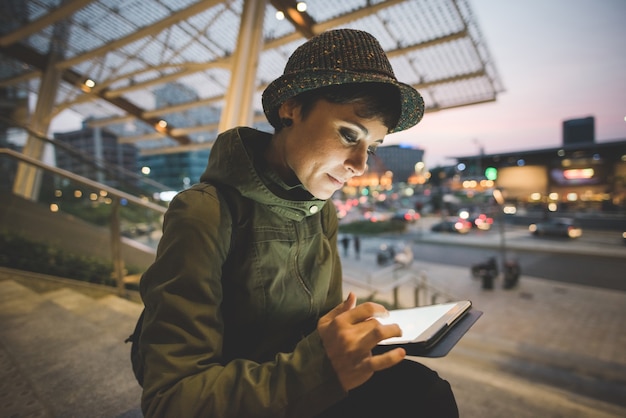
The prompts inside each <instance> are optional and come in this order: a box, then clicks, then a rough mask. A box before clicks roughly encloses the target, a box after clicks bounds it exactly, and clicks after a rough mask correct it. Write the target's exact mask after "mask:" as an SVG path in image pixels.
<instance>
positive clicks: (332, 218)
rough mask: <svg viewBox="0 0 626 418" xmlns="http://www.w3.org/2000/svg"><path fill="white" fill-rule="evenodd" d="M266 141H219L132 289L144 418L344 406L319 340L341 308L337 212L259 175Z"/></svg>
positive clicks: (175, 205) (291, 412) (295, 413)
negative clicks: (321, 326)
mask: <svg viewBox="0 0 626 418" xmlns="http://www.w3.org/2000/svg"><path fill="white" fill-rule="evenodd" d="M270 138H271V135H270V134H267V133H263V132H260V131H256V130H253V129H250V128H237V129H233V130H230V131H228V132H225V133H223V134H222V135H220V136H219V137H218V139H217V140H216V142H215V144H214V146H213V148H212V150H211V156H210V158H209V164H208V166H207V169H206V171H205V173H204V174H203V175H202V178H201V183H200V184H198V185H195V186H194V187H192V188H190V189H188V190H185V191H183V192H181V193H179V194H178V195H177V196H176V198H175V199H174V200H173V201H172V202H171V203H170V206H169V209H168V211H167V213H166V215H165V218H164V222H163V237H162V238H161V241H160V243H159V247H158V250H157V256H156V260H155V262H154V264H153V265H152V266H150V268H149V269H148V270H147V271H146V272H145V273H144V275H143V277H142V279H141V295H142V298H143V301H144V304H145V307H146V309H145V319H144V324H143V328H142V333H141V338H140V344H139V349H140V352H141V355H142V357H143V359H144V382H143V387H144V391H143V397H142V409H143V412H144V415H145V416H146V417H184V418H190V417H200V416H202V417H220V418H225V417H245V418H252V417H298V418H302V417H308V416H314V415H315V414H317V413H319V412H321V411H322V410H324V409H325V408H327V407H328V406H330V405H332V404H334V403H336V402H337V401H338V400H340V399H341V398H343V397H344V396H346V393H345V392H344V391H343V389H342V388H341V385H340V383H339V381H338V379H337V376H336V374H335V372H334V370H333V368H332V366H331V364H330V360H329V359H328V357H327V356H326V354H325V351H324V348H323V346H322V342H321V339H320V337H319V335H318V333H317V331H316V325H317V320H318V319H319V317H320V316H321V315H323V314H325V313H326V312H328V311H329V310H330V309H332V308H333V307H335V306H336V305H338V304H339V303H340V302H341V300H342V288H341V277H342V276H341V265H340V261H339V255H338V252H337V228H338V226H337V216H336V212H335V208H334V206H333V204H332V202H326V201H321V200H317V199H315V198H313V197H312V196H311V195H310V194H309V193H308V192H306V191H305V190H303V188H302V187H301V185H297V186H292V187H290V186H288V185H286V184H285V183H284V182H282V181H281V180H280V179H279V178H278V176H277V175H276V174H274V173H273V172H271V171H270V170H268V169H267V167H266V166H265V164H264V163H263V160H262V159H261V158H260V156H261V155H262V154H261V153H262V151H263V149H265V147H266V146H267V145H268V144H269V141H270ZM215 184H218V185H219V186H218V187H219V191H216V188H215V187H214V185H215ZM231 226H233V227H234V230H233V231H231ZM231 232H232V234H231ZM231 237H232V241H233V242H232V248H231ZM229 254H230V255H229ZM227 258H228V261H227Z"/></svg>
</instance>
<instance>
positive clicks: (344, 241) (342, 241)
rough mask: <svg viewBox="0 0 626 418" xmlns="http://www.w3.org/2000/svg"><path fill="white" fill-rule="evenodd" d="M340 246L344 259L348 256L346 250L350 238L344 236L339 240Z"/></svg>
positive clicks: (348, 246)
mask: <svg viewBox="0 0 626 418" xmlns="http://www.w3.org/2000/svg"><path fill="white" fill-rule="evenodd" d="M341 245H342V246H343V255H344V256H345V257H347V256H348V249H349V248H350V237H349V236H347V235H344V236H343V237H342V238H341Z"/></svg>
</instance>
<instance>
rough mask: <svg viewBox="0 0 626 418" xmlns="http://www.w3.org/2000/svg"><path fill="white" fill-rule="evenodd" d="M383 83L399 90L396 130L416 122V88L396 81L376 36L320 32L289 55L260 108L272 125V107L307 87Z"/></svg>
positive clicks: (420, 110) (419, 111) (419, 112)
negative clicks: (398, 117)
mask: <svg viewBox="0 0 626 418" xmlns="http://www.w3.org/2000/svg"><path fill="white" fill-rule="evenodd" d="M368 82H374V83H385V84H391V85H393V86H396V87H397V88H398V89H399V90H400V97H401V100H402V112H401V114H400V119H399V120H398V124H397V125H396V126H395V127H393V128H392V129H390V131H389V132H390V133H391V132H399V131H402V130H405V129H408V128H410V127H411V126H413V125H416V124H417V123H418V122H419V121H420V120H421V119H422V116H423V115H424V100H423V99H422V96H421V95H420V94H419V92H418V91H417V90H415V89H414V88H413V87H411V86H409V85H408V84H404V83H400V82H399V81H398V80H397V79H396V76H395V74H394V73H393V69H392V68H391V64H390V63H389V59H388V58H387V55H386V54H385V51H384V50H383V48H382V47H381V46H380V43H379V42H378V40H376V38H374V37H373V36H372V35H370V34H369V33H367V32H363V31H359V30H354V29H337V30H331V31H327V32H323V33H321V34H319V35H317V36H315V37H313V38H311V39H309V40H308V41H307V42H305V43H304V44H302V45H300V46H299V47H298V48H297V49H296V50H295V51H294V53H293V54H292V55H291V57H289V60H288V61H287V65H285V71H284V73H283V75H282V76H280V77H279V78H277V79H276V80H274V81H273V82H272V83H270V84H269V85H268V86H267V88H266V89H265V91H264V92H263V98H262V102H263V111H264V112H265V116H266V117H267V120H268V121H269V122H270V123H271V124H272V126H274V127H275V128H276V127H278V126H280V120H278V116H277V112H276V110H277V109H278V108H279V107H280V105H281V104H283V103H284V102H285V101H287V100H288V99H290V98H292V97H294V96H296V95H298V94H300V93H302V92H305V91H308V90H314V89H317V88H320V87H325V86H330V85H336V84H346V83H368Z"/></svg>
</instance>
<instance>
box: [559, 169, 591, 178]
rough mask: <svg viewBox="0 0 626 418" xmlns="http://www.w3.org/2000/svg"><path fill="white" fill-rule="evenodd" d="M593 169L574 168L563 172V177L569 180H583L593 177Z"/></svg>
mask: <svg viewBox="0 0 626 418" xmlns="http://www.w3.org/2000/svg"><path fill="white" fill-rule="evenodd" d="M593 174H594V171H593V168H572V169H568V170H563V177H565V178H566V179H567V180H583V179H590V178H592V177H593Z"/></svg>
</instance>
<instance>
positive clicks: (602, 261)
mask: <svg viewBox="0 0 626 418" xmlns="http://www.w3.org/2000/svg"><path fill="white" fill-rule="evenodd" d="M417 228H418V227H412V228H410V229H409V231H408V232H407V233H406V234H402V235H396V236H393V237H391V236H387V237H379V239H380V240H381V241H380V242H381V243H382V242H385V241H387V242H390V241H396V242H397V243H399V242H406V241H410V242H412V243H413V252H414V256H415V260H417V261H420V260H421V261H427V262H432V263H443V264H449V265H453V266H464V267H467V268H468V269H469V268H470V267H471V266H472V265H473V264H475V263H478V262H482V261H484V260H486V259H487V258H489V257H493V256H495V257H497V259H498V260H501V254H502V253H501V250H502V247H501V246H500V245H498V243H500V238H499V237H500V235H499V230H498V228H497V227H495V228H492V230H491V231H487V232H484V231H471V232H470V233H469V234H468V235H467V236H458V235H457V234H452V235H456V237H453V236H450V238H451V239H443V240H442V239H441V238H440V236H438V237H435V235H433V234H436V233H433V232H430V230H429V229H428V226H427V225H422V226H420V227H419V228H420V229H417ZM479 236H480V238H484V241H485V242H486V243H491V244H492V245H491V247H489V245H485V246H482V245H475V244H473V243H471V242H470V239H472V237H473V239H474V242H475V241H476V238H477V237H479ZM505 237H506V238H505V246H504V248H505V251H506V258H507V259H517V261H518V262H519V264H520V267H521V269H522V274H523V275H528V276H532V277H538V278H543V279H547V280H554V281H559V282H566V283H572V284H580V285H586V286H594V287H599V288H604V289H613V290H621V291H626V273H625V272H626V257H615V256H611V257H609V256H605V255H603V254H602V252H601V251H589V252H588V253H585V248H588V249H591V248H593V249H596V250H597V249H598V248H607V249H613V250H614V249H621V248H623V247H624V244H623V243H622V242H621V232H619V233H618V232H615V231H613V232H612V231H585V232H584V234H583V236H582V237H581V238H579V239H577V240H571V241H570V240H566V239H554V238H543V237H533V236H531V235H530V234H529V233H528V232H527V229H525V228H523V227H515V226H511V225H507V226H506V231H505ZM433 238H437V241H436V242H433V241H434V240H433ZM464 240H467V241H468V243H467V244H464V243H463V241H464ZM493 244H495V245H493ZM515 244H521V247H523V248H522V249H520V248H519V247H520V246H516V245H515ZM509 246H510V247H516V249H515V250H513V249H511V248H509ZM540 246H541V247H540ZM540 248H541V249H540ZM568 249H576V251H575V252H574V253H568V252H567V250H568ZM625 254H626V252H625Z"/></svg>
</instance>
